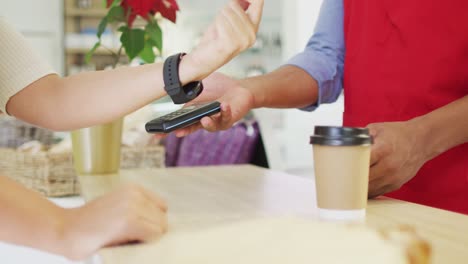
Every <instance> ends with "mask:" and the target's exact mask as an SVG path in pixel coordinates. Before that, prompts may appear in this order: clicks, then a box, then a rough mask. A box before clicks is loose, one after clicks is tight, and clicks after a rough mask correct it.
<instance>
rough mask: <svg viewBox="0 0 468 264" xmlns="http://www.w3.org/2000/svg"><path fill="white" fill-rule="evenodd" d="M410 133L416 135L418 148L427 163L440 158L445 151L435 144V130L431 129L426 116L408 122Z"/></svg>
mask: <svg viewBox="0 0 468 264" xmlns="http://www.w3.org/2000/svg"><path fill="white" fill-rule="evenodd" d="M408 124H409V125H410V133H414V137H413V138H414V139H415V144H416V146H417V147H418V150H419V154H420V155H421V156H422V158H423V159H424V160H425V161H428V160H431V159H433V158H434V157H436V156H438V155H439V154H441V153H442V152H444V150H443V149H441V148H440V147H438V146H436V145H435V144H434V142H435V140H433V139H434V135H433V134H432V133H433V130H432V129H429V127H430V124H429V119H428V118H427V117H424V116H419V117H415V118H413V119H411V120H409V121H408Z"/></svg>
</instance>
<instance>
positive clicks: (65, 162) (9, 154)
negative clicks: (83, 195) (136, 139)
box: [0, 146, 165, 197]
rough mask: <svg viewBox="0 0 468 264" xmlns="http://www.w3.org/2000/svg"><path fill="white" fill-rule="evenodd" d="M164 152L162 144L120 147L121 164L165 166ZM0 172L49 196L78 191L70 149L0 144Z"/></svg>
mask: <svg viewBox="0 0 468 264" xmlns="http://www.w3.org/2000/svg"><path fill="white" fill-rule="evenodd" d="M164 156H165V152H164V147H162V146H148V147H143V148H141V147H138V148H129V147H123V148H122V157H121V168H123V169H133V168H160V167H164ZM0 174H2V175H7V176H9V177H11V178H13V179H14V180H16V181H18V182H20V183H22V184H23V185H25V186H26V187H28V188H31V189H34V190H37V191H39V192H41V193H43V194H44V195H46V196H50V197H57V196H67V195H75V194H79V193H80V186H79V183H78V179H77V177H76V174H75V171H74V169H73V165H72V154H71V153H50V152H47V151H43V152H39V153H35V154H32V153H27V152H20V151H16V150H14V149H9V148H0Z"/></svg>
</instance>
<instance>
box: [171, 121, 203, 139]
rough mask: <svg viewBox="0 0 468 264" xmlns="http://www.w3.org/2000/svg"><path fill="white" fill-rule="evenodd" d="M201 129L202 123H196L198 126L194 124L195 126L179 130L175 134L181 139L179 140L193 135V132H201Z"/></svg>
mask: <svg viewBox="0 0 468 264" xmlns="http://www.w3.org/2000/svg"><path fill="white" fill-rule="evenodd" d="M201 128H203V127H202V125H201V124H200V123H196V124H193V125H191V126H189V127H185V128H181V129H179V130H177V131H176V132H175V136H176V137H179V138H180V137H186V136H188V135H190V134H192V133H193V132H195V131H197V130H199V129H201Z"/></svg>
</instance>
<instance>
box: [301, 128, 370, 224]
mask: <svg viewBox="0 0 468 264" xmlns="http://www.w3.org/2000/svg"><path fill="white" fill-rule="evenodd" d="M310 143H311V144H312V145H313V153H314V170H315V182H316V193H317V206H318V214H319V217H320V218H321V219H322V220H338V221H363V220H364V219H365V213H366V206H367V191H368V182H369V165H370V149H371V145H372V137H371V136H370V135H369V130H368V129H366V128H352V127H328V126H317V127H315V130H314V135H312V136H311V138H310Z"/></svg>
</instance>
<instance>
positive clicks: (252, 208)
mask: <svg viewBox="0 0 468 264" xmlns="http://www.w3.org/2000/svg"><path fill="white" fill-rule="evenodd" d="M80 181H81V186H82V193H83V196H84V198H85V199H86V200H90V199H93V198H95V197H97V196H100V195H102V194H104V193H106V192H108V191H109V190H111V189H113V188H115V187H116V186H117V185H119V184H121V183H123V182H135V183H139V184H142V185H143V186H145V187H146V188H148V189H151V190H153V191H155V192H156V193H158V194H160V195H161V196H162V197H164V198H165V199H166V200H167V201H168V204H169V222H170V230H171V231H170V232H173V231H174V230H176V231H178V232H184V230H192V229H200V228H204V227H211V226H215V225H218V224H221V223H229V222H238V221H241V220H249V219H256V218H262V217H279V216H300V217H310V218H314V217H315V214H316V206H315V190H314V182H313V181H312V180H310V179H306V178H301V177H297V176H292V175H288V174H285V173H282V172H275V171H271V170H265V169H261V168H258V167H254V166H250V165H243V166H220V167H198V168H171V169H154V170H132V171H122V172H121V173H120V174H119V175H107V176H97V175H95V176H94V175H93V176H81V177H80ZM367 224H368V225H371V226H391V225H396V224H407V225H410V226H413V227H415V229H416V231H417V232H418V233H419V234H420V235H421V236H422V237H423V238H425V239H427V240H428V241H429V242H430V243H431V246H432V250H433V262H432V263H436V264H437V263H441V264H442V263H468V216H465V215H461V214H456V213H452V212H448V211H443V210H438V209H434V208H430V207H425V206H421V205H417V204H412V203H407V202H403V201H398V200H390V199H378V200H373V201H370V202H369V205H368V212H367ZM157 247H158V243H157V242H154V243H149V244H144V245H143V244H142V245H132V246H122V247H116V248H111V249H104V250H101V251H100V256H101V257H102V261H103V263H104V264H108V263H112V264H118V263H164V262H163V261H157V257H158V256H157V254H156V253H154V252H156V251H157V250H156V251H155V249H157ZM175 250H176V249H175ZM150 252H152V255H151V257H148V258H145V254H146V253H148V254H149V253H150ZM155 254H156V256H155ZM155 258H156V259H155ZM213 263H215V262H213Z"/></svg>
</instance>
